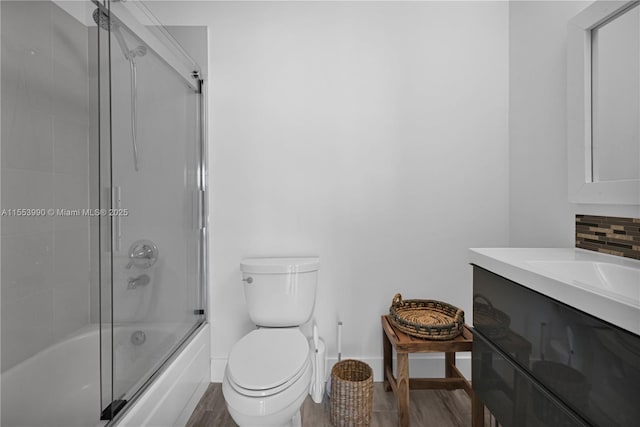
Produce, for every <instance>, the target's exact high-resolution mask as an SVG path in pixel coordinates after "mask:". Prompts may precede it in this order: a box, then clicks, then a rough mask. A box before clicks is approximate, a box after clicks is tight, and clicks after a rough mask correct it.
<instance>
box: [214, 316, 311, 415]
mask: <svg viewBox="0 0 640 427" xmlns="http://www.w3.org/2000/svg"><path fill="white" fill-rule="evenodd" d="M312 370H313V369H312V365H311V358H310V353H309V345H308V341H307V339H306V337H305V336H304V335H303V334H302V332H300V330H299V329H298V328H278V329H257V330H255V331H252V332H250V333H249V334H248V335H246V336H245V337H244V338H242V339H241V340H240V341H238V342H237V343H236V345H235V346H234V347H233V349H232V350H231V354H230V355H229V363H228V364H227V368H226V371H225V376H224V379H223V382H222V392H223V394H224V397H225V401H226V403H227V409H228V410H229V413H230V415H231V417H232V418H233V419H234V420H235V422H236V423H237V424H238V425H239V426H241V427H249V426H273V427H275V426H278V427H284V426H287V427H288V426H296V425H298V426H299V425H300V424H299V413H300V407H301V405H302V403H303V402H304V399H305V398H306V396H307V394H308V393H309V384H310V381H311V375H312Z"/></svg>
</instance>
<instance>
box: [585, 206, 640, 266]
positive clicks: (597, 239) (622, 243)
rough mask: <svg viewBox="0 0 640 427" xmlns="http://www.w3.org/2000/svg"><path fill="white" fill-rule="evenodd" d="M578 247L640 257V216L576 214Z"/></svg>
mask: <svg viewBox="0 0 640 427" xmlns="http://www.w3.org/2000/svg"><path fill="white" fill-rule="evenodd" d="M576 248H581V249H588V250H590V251H596V252H603V253H606V254H611V255H617V256H622V257H627V258H634V259H640V218H617V217H613V216H595V215H576Z"/></svg>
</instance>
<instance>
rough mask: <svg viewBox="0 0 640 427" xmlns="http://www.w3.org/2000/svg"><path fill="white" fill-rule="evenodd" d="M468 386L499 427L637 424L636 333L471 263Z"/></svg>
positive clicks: (639, 358) (639, 375) (639, 373)
mask: <svg viewBox="0 0 640 427" xmlns="http://www.w3.org/2000/svg"><path fill="white" fill-rule="evenodd" d="M473 292H474V307H473V310H474V322H473V326H474V344H473V356H472V368H473V375H472V378H473V381H472V383H473V388H474V390H475V391H476V393H478V395H479V396H480V398H481V399H482V401H483V402H484V403H485V405H486V406H487V407H488V408H489V410H490V411H491V412H492V413H493V414H494V416H495V417H496V418H497V419H498V421H499V422H500V424H502V425H503V426H505V427H509V426H513V427H523V426H525V427H528V426H536V427H537V426H549V427H562V426H567V427H573V426H606V427H614V426H620V427H631V426H634V427H637V426H639V425H640V400H639V397H638V396H640V336H638V335H636V334H633V333H631V332H629V331H626V330H624V329H621V328H619V327H617V326H614V325H612V324H610V323H608V322H605V321H603V320H601V319H598V318H595V317H593V316H591V315H589V314H587V313H584V312H582V311H580V310H577V309H575V308H573V307H571V306H570V305H568V304H565V303H563V302H559V301H557V300H554V299H552V298H550V297H548V296H545V295H543V294H541V293H538V292H536V291H534V290H531V289H529V288H527V287H526V286H522V285H521V284H518V283H516V282H513V281H511V280H509V279H506V278H504V277H502V276H500V275H497V274H495V273H492V272H490V271H488V270H485V269H483V268H481V267H478V266H475V265H474V267H473Z"/></svg>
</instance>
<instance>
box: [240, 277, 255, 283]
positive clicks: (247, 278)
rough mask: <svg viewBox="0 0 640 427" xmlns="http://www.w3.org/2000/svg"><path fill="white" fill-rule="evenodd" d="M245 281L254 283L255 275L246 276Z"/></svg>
mask: <svg viewBox="0 0 640 427" xmlns="http://www.w3.org/2000/svg"><path fill="white" fill-rule="evenodd" d="M242 281H243V282H247V283H248V284H252V283H253V277H251V276H249V277H246V278H244V279H242Z"/></svg>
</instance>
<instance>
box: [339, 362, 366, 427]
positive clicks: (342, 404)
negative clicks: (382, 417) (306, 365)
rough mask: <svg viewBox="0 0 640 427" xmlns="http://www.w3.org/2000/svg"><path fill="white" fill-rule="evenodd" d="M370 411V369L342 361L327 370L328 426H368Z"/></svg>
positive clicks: (364, 365) (364, 364)
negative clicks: (329, 415)
mask: <svg viewBox="0 0 640 427" xmlns="http://www.w3.org/2000/svg"><path fill="white" fill-rule="evenodd" d="M372 411H373V370H372V369H371V367H370V366H369V365H367V364H366V363H364V362H360V361H359V360H352V359H346V360H343V361H341V362H338V363H336V364H335V365H333V369H331V400H330V413H331V424H333V425H334V426H336V427H352V426H368V425H370V424H371V414H372Z"/></svg>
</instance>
